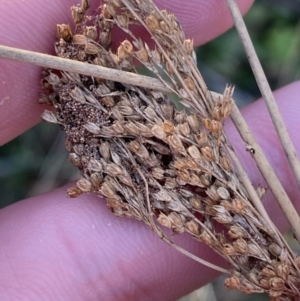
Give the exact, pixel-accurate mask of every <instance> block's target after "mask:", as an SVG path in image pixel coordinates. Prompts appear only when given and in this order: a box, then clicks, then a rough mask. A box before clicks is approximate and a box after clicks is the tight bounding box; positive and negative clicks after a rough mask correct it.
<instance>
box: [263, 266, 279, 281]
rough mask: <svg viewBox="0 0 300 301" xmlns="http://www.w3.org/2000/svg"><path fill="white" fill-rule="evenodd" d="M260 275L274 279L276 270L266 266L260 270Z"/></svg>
mask: <svg viewBox="0 0 300 301" xmlns="http://www.w3.org/2000/svg"><path fill="white" fill-rule="evenodd" d="M260 273H261V275H262V276H265V277H267V278H271V277H276V276H277V274H276V270H275V267H273V266H272V265H270V264H267V265H266V266H265V267H264V268H263V269H262V270H261V272H260Z"/></svg>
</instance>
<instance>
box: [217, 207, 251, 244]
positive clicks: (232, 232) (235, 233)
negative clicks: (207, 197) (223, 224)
mask: <svg viewBox="0 0 300 301" xmlns="http://www.w3.org/2000/svg"><path fill="white" fill-rule="evenodd" d="M221 204H222V203H221ZM228 234H229V236H230V237H231V238H232V239H237V238H240V237H246V236H247V234H246V232H245V231H244V230H243V229H242V228H241V227H239V226H236V225H232V226H231V227H230V229H229V231H228Z"/></svg>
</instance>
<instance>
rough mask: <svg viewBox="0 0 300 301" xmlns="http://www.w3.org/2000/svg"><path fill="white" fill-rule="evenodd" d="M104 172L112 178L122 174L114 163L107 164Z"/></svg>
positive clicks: (120, 169)
mask: <svg viewBox="0 0 300 301" xmlns="http://www.w3.org/2000/svg"><path fill="white" fill-rule="evenodd" d="M105 172H106V173H107V174H109V175H110V176H112V177H113V176H117V175H122V174H124V171H123V170H122V168H121V167H120V166H118V165H117V164H115V163H109V164H107V166H106V168H105Z"/></svg>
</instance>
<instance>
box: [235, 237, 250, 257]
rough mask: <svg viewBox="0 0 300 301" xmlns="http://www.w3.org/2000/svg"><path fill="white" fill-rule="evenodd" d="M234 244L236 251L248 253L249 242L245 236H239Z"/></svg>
mask: <svg viewBox="0 0 300 301" xmlns="http://www.w3.org/2000/svg"><path fill="white" fill-rule="evenodd" d="M232 246H233V248H234V250H235V252H236V253H239V254H246V253H248V244H247V242H246V241H245V240H244V239H243V238H238V239H237V240H236V241H234V242H233V243H232Z"/></svg>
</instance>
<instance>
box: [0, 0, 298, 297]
mask: <svg viewBox="0 0 300 301" xmlns="http://www.w3.org/2000/svg"><path fill="white" fill-rule="evenodd" d="M299 16H300V0H285V1H282V0H257V1H256V2H255V4H254V5H253V7H252V8H251V10H250V11H249V13H248V14H247V15H246V17H245V21H246V24H247V27H248V30H249V32H250V35H251V38H252V40H253V43H254V45H255V48H256V51H257V53H258V56H259V58H260V60H261V63H262V65H263V68H264V70H265V72H266V75H267V78H268V79H269V82H270V85H271V87H272V89H277V88H279V87H282V86H283V85H285V84H288V83H290V82H292V81H295V80H297V79H299V77H300V68H299V67H300V55H299V50H300V22H299V20H300V19H299ZM196 53H197V57H198V66H199V68H200V70H201V72H202V74H203V76H204V78H205V79H206V81H207V84H208V87H209V88H210V90H214V91H217V92H220V93H222V92H223V90H224V87H225V85H226V84H227V83H230V84H235V86H236V92H235V99H236V100H237V101H238V104H239V106H245V105H246V104H248V103H250V102H252V101H254V100H255V99H257V98H258V97H260V93H259V90H258V88H257V85H256V83H255V79H254V77H253V75H252V72H251V69H250V67H249V64H248V61H247V59H246V56H245V53H244V50H243V47H242V45H241V43H240V41H239V38H238V35H237V33H236V31H235V29H231V30H230V31H228V32H227V33H225V34H224V35H222V36H221V37H219V38H218V39H216V40H214V41H213V42H210V43H208V44H206V45H204V46H202V47H199V48H198V49H197V51H196ZM77 178H78V172H77V170H76V169H75V168H74V167H73V166H71V164H70V163H69V162H68V159H67V152H66V151H65V148H64V136H63V134H62V133H61V132H60V130H59V127H58V126H53V125H51V124H46V123H41V124H38V125H37V126H35V127H34V128H32V129H31V130H29V131H27V132H26V133H25V134H23V135H21V136H20V137H18V138H17V139H15V140H13V141H11V142H10V143H8V144H6V145H4V146H2V147H0V191H1V192H0V208H3V207H5V206H8V205H10V204H12V203H14V202H17V201H18V200H21V199H24V198H27V197H30V196H33V195H37V194H40V193H43V192H46V191H49V190H52V189H54V188H56V187H58V186H61V185H63V184H65V183H67V182H69V181H71V180H74V179H77ZM288 239H289V238H288ZM224 290H225V289H224V288H223V286H222V280H221V279H219V280H217V281H215V282H214V283H213V293H214V296H212V295H208V297H207V299H205V298H204V295H202V298H201V301H204V300H209V301H213V300H218V301H223V300H224V301H225V300H231V301H235V300H236V301H237V300H243V301H246V300H248V301H249V300H256V301H259V300H260V301H262V300H267V298H265V297H264V296H259V295H258V296H245V295H243V294H239V293H236V292H226V293H225V291H224ZM191 298H192V297H191ZM213 298H215V299H213ZM185 300H198V299H185ZM199 300H200V299H199Z"/></svg>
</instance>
